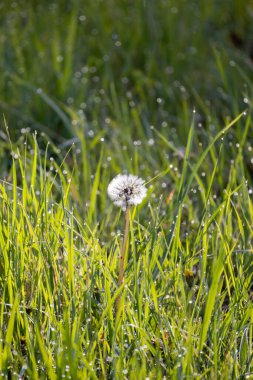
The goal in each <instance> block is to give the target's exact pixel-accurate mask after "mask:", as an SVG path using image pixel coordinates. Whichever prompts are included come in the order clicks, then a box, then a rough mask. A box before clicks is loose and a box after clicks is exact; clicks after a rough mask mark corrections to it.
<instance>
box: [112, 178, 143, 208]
mask: <svg viewBox="0 0 253 380" xmlns="http://www.w3.org/2000/svg"><path fill="white" fill-rule="evenodd" d="M107 192H108V195H109V197H110V198H111V200H112V201H113V203H114V204H115V205H116V206H118V207H122V209H123V210H126V208H127V207H128V206H135V205H138V204H140V203H141V202H142V200H143V199H144V198H145V196H146V194H147V188H146V187H145V182H144V180H143V179H142V178H139V177H137V176H135V175H132V174H129V175H126V174H119V175H117V176H116V177H115V178H113V180H112V181H111V182H110V183H109V186H108V189H107Z"/></svg>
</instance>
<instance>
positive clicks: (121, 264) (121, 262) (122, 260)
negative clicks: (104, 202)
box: [117, 207, 130, 309]
mask: <svg viewBox="0 0 253 380" xmlns="http://www.w3.org/2000/svg"><path fill="white" fill-rule="evenodd" d="M129 221H130V207H127V208H126V213H125V230H124V239H123V244H122V250H121V255H120V259H119V279H118V285H119V287H120V286H121V285H122V284H123V282H124V263H125V257H126V249H127V241H128V234H129ZM120 300H121V298H120V296H118V298H117V308H118V309H119V305H120Z"/></svg>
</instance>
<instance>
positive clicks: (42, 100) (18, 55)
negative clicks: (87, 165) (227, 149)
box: [0, 0, 253, 143]
mask: <svg viewBox="0 0 253 380" xmlns="http://www.w3.org/2000/svg"><path fill="white" fill-rule="evenodd" d="M0 7H1V16H0V17H1V24H0V25H1V26H0V28H1V33H0V49H1V57H2V59H1V70H0V86H1V89H0V107H1V113H2V114H3V113H4V114H5V117H6V119H7V121H8V124H9V127H10V132H11V135H15V134H16V132H17V130H18V129H22V128H27V127H29V128H31V129H32V130H35V129H36V130H38V131H44V132H46V133H47V134H49V136H50V137H51V138H53V139H54V140H55V141H57V142H62V141H63V140H64V139H71V138H73V137H74V136H76V128H78V126H80V128H82V129H83V131H84V133H87V134H88V133H90V134H92V133H93V132H94V131H100V130H103V131H107V133H108V134H109V135H110V134H111V133H116V134H117V133H120V134H121V133H122V132H123V134H124V131H126V130H127V129H128V128H132V126H131V125H134V124H135V123H136V120H137V119H136V118H137V116H136V115H138V121H137V123H138V122H139V123H141V128H142V131H143V132H144V133H145V134H147V133H148V132H147V130H148V126H149V125H150V124H151V125H153V124H154V125H155V126H156V127H157V128H160V127H161V126H162V125H166V123H167V124H168V125H169V126H170V127H171V130H172V132H173V128H175V127H176V131H174V132H173V133H174V135H176V137H175V138H177V139H179V141H180V142H181V143H185V137H186V136H185V127H186V125H187V123H188V122H189V120H188V119H189V112H190V113H191V112H192V110H193V108H196V109H197V111H198V113H199V121H200V122H201V123H203V124H204V125H206V124H207V122H210V121H211V120H212V119H213V118H218V120H222V121H223V120H224V119H225V118H226V117H227V116H231V115H235V114H237V113H238V112H240V111H241V110H243V109H244V108H246V107H247V104H248V103H249V104H250V103H251V98H252V67H253V27H252V25H253V24H252V18H253V2H252V1H246V0H235V1H232V0H230V1H229V0H225V1H222V2H221V1H218V0H216V1H210V0H207V1H194V0H191V1H188V0H179V1H178V0H177V1H176V0H154V1H152V0H146V1H144V0H135V1H131V0H127V1H126V0H121V1H117V0H107V1H102V0H79V1H74V0H72V1H63V0H60V1H55V2H51V1H42V2H41V1H27V2H24V1H12V2H11V1H10V2H1V4H0ZM245 103H246V104H245ZM1 123H3V122H2V121H1ZM3 129H4V128H3V125H2V130H3ZM117 131H120V132H117ZM135 134H136V128H133V131H132V135H135ZM3 136H4V133H2V137H3ZM137 137H138V136H137Z"/></svg>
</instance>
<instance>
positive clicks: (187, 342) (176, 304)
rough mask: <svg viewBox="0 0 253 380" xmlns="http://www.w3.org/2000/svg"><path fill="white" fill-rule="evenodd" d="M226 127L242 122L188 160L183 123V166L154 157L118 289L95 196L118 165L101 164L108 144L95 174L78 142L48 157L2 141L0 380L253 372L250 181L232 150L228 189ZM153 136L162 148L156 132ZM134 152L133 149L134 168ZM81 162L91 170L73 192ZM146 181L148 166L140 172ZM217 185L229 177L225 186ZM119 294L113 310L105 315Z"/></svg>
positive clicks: (115, 228) (116, 236)
mask: <svg viewBox="0 0 253 380" xmlns="http://www.w3.org/2000/svg"><path fill="white" fill-rule="evenodd" d="M236 122H241V123H243V122H244V123H245V125H246V126H247V125H249V117H245V116H244V115H240V116H239V117H237V118H236V119H235V120H234V121H232V122H231V123H230V124H229V125H228V126H227V127H225V129H224V131H223V132H222V133H220V134H219V135H218V136H216V137H213V140H212V142H211V143H210V144H209V145H208V146H207V147H206V149H205V150H204V151H203V153H202V155H201V156H199V157H195V155H194V151H192V147H193V146H194V144H195V143H196V136H195V134H194V124H195V123H194V122H193V123H192V127H191V129H190V133H189V138H188V144H187V148H186V151H185V153H184V158H183V159H182V165H181V164H180V166H177V165H178V162H179V161H178V157H177V156H174V158H173V159H172V160H171V161H170V162H169V163H168V162H167V161H164V170H163V171H162V172H159V173H158V174H159V176H158V177H157V178H155V179H154V180H153V181H152V182H151V184H150V187H149V189H148V196H147V198H146V200H145V202H144V203H143V204H142V205H141V206H138V208H134V209H133V215H132V217H131V219H130V242H129V254H128V259H127V261H126V267H125V274H124V284H125V285H124V287H123V288H122V287H120V288H118V284H117V276H118V256H119V255H120V252H121V244H122V236H121V235H122V233H123V225H122V218H120V213H121V212H120V211H117V210H115V208H114V207H113V206H112V205H111V204H110V200H109V199H108V196H107V191H106V189H107V186H108V183H109V178H108V177H109V172H111V170H112V171H114V170H115V169H113V168H114V167H115V168H117V162H116V160H117V159H116V156H112V157H111V160H110V161H109V163H110V165H111V169H110V170H109V169H108V160H106V157H107V156H108V154H109V152H110V147H109V146H108V145H106V144H105V143H104V142H101V141H100V143H99V144H100V145H102V146H103V148H102V149H101V152H102V153H101V159H100V161H98V163H97V167H95V166H93V167H92V162H89V161H88V160H86V159H85V162H83V157H84V152H83V151H82V149H83V146H84V144H85V142H84V141H80V142H79V144H80V145H79V147H77V146H72V147H71V148H70V150H69V151H66V152H64V150H62V151H61V152H58V151H57V148H55V146H54V145H53V144H48V143H47V142H46V140H45V137H44V136H43V135H42V136H40V135H37V136H36V135H34V136H33V137H32V136H31V135H30V133H28V134H26V135H22V136H21V138H20V141H18V142H17V144H12V146H11V148H8V146H7V145H6V147H5V150H6V152H7V154H9V155H10V156H11V153H12V165H11V168H9V169H8V171H6V178H5V179H4V180H2V181H1V215H0V218H1V226H2V228H1V236H0V244H1V271H0V275H1V331H2V333H1V334H2V336H1V352H2V355H1V361H0V366H1V373H2V376H3V377H6V378H7V377H8V376H11V377H12V378H18V377H20V376H25V377H28V378H38V379H41V378H47V377H49V378H61V377H63V378H64V377H66V378H80V379H82V378H94V379H96V378H122V379H123V378H130V379H131V378H134V377H135V376H136V373H138V376H139V378H146V377H150V378H158V379H159V378H163V377H170V378H178V377H180V378H184V377H186V378H187V377H193V378H208V377H209V378H210V377H211V378H219V377H223V378H224V377H225V378H237V377H239V376H242V375H244V376H248V375H249V374H250V373H251V371H252V346H251V343H252V300H251V298H252V228H251V225H252V215H253V213H252V200H251V194H252V191H250V190H251V187H250V186H249V184H248V182H247V181H245V179H243V178H244V177H245V176H244V174H245V173H240V178H238V175H237V173H238V168H242V167H243V157H242V152H243V145H240V147H241V149H239V150H237V154H236V155H235V156H234V159H233V161H232V162H231V163H230V167H229V168H227V169H228V179H229V180H228V181H227V179H226V178H225V177H223V174H222V173H223V167H222V164H221V163H222V162H223V161H224V160H225V159H226V157H225V156H226V149H225V146H226V144H227V138H228V133H229V132H228V131H229V129H230V128H233V127H234V125H235V123H236ZM157 141H158V144H161V146H162V147H163V149H166V150H167V148H168V146H169V142H168V140H167V137H166V136H165V135H159V138H158V140H157ZM38 143H39V145H38ZM39 146H41V147H42V148H39ZM43 146H44V147H45V148H44V149H43ZM143 152H144V151H142V149H136V150H135V156H136V160H137V161H142V159H143V157H142V154H143ZM86 154H88V152H87V150H86ZM61 157H63V158H61ZM212 159H214V162H213V165H211V163H210V161H211V160H212ZM173 160H174V161H173ZM166 162H167V163H166ZM165 163H166V164H165ZM84 165H87V166H88V168H86V170H89V172H91V173H93V175H92V179H91V181H90V184H89V186H88V184H87V187H86V188H84V191H82V187H81V185H80V183H82V181H83V180H84V178H80V176H84V173H85V171H80V168H81V167H83V166H84ZM94 168H95V171H94ZM207 168H209V170H207ZM210 168H212V169H211V170H210ZM153 172H154V171H153V170H152V173H153ZM152 173H151V170H150V168H145V174H146V177H147V178H148V177H150V174H152ZM204 173H205V174H204ZM219 178H220V180H222V181H227V182H226V184H225V183H224V182H222V185H223V186H224V187H223V191H222V192H221V191H220V190H221V184H220V181H219ZM165 184H166V186H165ZM172 190H173V192H174V195H173V196H172V195H171V191H172ZM88 221H89V223H88ZM119 296H120V297H121V298H122V300H123V304H124V313H123V314H117V313H116V308H115V303H116V299H117V297H119Z"/></svg>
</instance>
